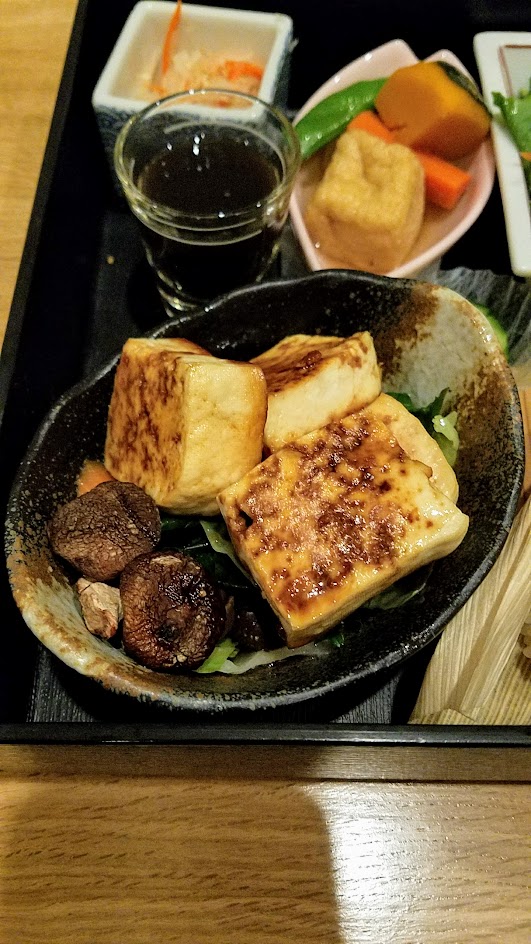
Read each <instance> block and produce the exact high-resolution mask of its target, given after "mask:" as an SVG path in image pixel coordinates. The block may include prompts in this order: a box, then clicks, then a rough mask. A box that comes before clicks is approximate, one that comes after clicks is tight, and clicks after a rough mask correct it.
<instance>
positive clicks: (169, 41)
mask: <svg viewBox="0 0 531 944" xmlns="http://www.w3.org/2000/svg"><path fill="white" fill-rule="evenodd" d="M182 5H183V4H182V0H177V6H176V7H175V10H174V11H173V15H172V18H171V20H170V22H169V24H168V30H167V32H166V36H165V38H164V45H163V47H162V60H161V72H162V78H164V76H165V75H166V72H167V71H168V69H169V68H170V63H171V56H172V47H173V41H174V39H175V34H176V33H177V28H178V26H179V23H180V21H181V8H182Z"/></svg>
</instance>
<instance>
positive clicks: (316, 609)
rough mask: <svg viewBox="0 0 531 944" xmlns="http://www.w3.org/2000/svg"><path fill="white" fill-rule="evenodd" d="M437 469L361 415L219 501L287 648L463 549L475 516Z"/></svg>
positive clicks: (300, 445)
mask: <svg viewBox="0 0 531 944" xmlns="http://www.w3.org/2000/svg"><path fill="white" fill-rule="evenodd" d="M430 474H431V469H430V468H429V467H428V466H425V465H424V464H423V463H421V462H418V461H417V460H415V459H410V458H409V456H407V455H406V453H405V452H404V450H403V449H402V448H401V447H400V446H399V444H398V442H397V440H396V439H395V437H394V436H393V435H392V434H391V432H390V431H389V429H388V428H387V426H385V425H384V424H383V423H381V422H380V421H379V420H377V419H376V418H373V417H370V416H366V415H363V414H360V413H358V414H354V415H351V416H347V417H345V418H344V419H342V420H340V421H339V422H337V423H332V424H330V425H329V426H327V427H325V428H323V429H320V430H316V431H315V432H313V433H309V434H308V435H307V436H303V437H301V438H300V439H298V440H297V441H296V442H294V443H291V444H290V445H288V446H286V447H285V448H284V449H281V450H279V451H278V452H276V453H274V454H273V455H272V456H269V457H268V458H267V459H266V460H265V461H264V462H262V463H261V464H260V465H259V466H257V467H256V468H255V469H252V470H251V472H249V473H248V474H247V475H245V476H244V477H243V479H242V480H241V481H239V482H237V483H236V484H235V485H233V486H231V487H230V488H228V489H225V491H223V492H222V493H221V495H220V496H218V500H219V505H220V508H221V512H222V514H223V517H224V518H225V521H226V523H227V527H228V529H229V532H230V536H231V539H232V542H233V544H234V547H235V549H236V551H237V553H238V555H239V557H240V558H241V560H242V561H243V563H244V564H245V565H246V566H247V567H248V569H249V571H250V572H251V574H252V576H253V577H254V579H255V580H256V582H257V583H258V585H259V587H260V588H261V590H262V593H263V595H264V596H265V597H266V599H267V600H268V602H269V604H270V605H271V607H272V608H273V610H274V611H275V612H276V614H277V615H278V617H279V619H280V622H281V624H282V627H283V630H284V634H285V637H286V642H287V644H288V646H291V647H292V648H295V647H297V646H302V645H304V644H305V643H307V642H309V641H311V640H312V639H315V638H317V637H319V636H321V635H322V634H323V633H325V632H326V631H327V630H329V629H330V628H331V627H333V626H335V625H336V624H337V623H338V622H339V621H340V620H341V619H343V617H345V616H347V615H348V614H349V613H351V612H352V611H353V610H355V609H356V608H357V607H359V606H361V605H362V604H363V603H365V601H366V600H368V599H369V598H370V597H372V596H374V595H375V594H377V593H379V592H380V591H381V590H384V589H385V588H386V587H388V586H389V585H390V584H392V583H394V581H395V580H397V579H398V578H399V577H403V576H405V575H406V574H408V573H410V572H411V571H412V570H415V569H416V568H417V567H420V566H422V565H423V564H428V563H430V562H431V561H433V560H436V559H437V558H439V557H443V556H445V555H446V554H449V553H451V551H453V550H454V549H455V548H456V547H457V546H458V545H459V544H460V542H461V541H462V540H463V538H464V536H465V534H466V531H467V528H468V518H467V516H466V515H464V514H462V512H461V511H459V509H458V508H456V506H455V505H454V503H453V502H451V501H450V500H449V499H448V498H447V497H446V496H445V495H443V493H442V492H440V491H439V490H438V489H436V488H434V487H433V486H432V485H431V484H430V481H429V476H430Z"/></svg>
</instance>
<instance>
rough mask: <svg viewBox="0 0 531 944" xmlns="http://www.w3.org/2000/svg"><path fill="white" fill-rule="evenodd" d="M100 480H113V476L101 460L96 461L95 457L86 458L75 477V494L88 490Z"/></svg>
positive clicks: (99, 482)
mask: <svg viewBox="0 0 531 944" xmlns="http://www.w3.org/2000/svg"><path fill="white" fill-rule="evenodd" d="M101 482H114V477H113V476H112V475H111V473H110V472H107V469H106V468H105V466H104V465H103V462H96V460H95V459H86V460H85V462H84V463H83V465H82V466H81V471H80V473H79V475H78V477H77V482H76V486H77V494H78V495H84V494H85V493H86V492H90V491H91V489H93V488H95V487H96V485H100V484H101Z"/></svg>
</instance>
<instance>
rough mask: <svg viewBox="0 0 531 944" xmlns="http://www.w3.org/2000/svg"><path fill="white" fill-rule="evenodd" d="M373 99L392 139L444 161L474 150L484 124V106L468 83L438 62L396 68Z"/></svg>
mask: <svg viewBox="0 0 531 944" xmlns="http://www.w3.org/2000/svg"><path fill="white" fill-rule="evenodd" d="M375 105H376V110H377V112H378V114H379V115H380V118H381V119H382V121H383V123H384V124H385V125H386V127H387V128H389V129H390V130H391V131H393V132H394V133H395V140H396V141H398V142H400V143H401V144H407V145H408V146H409V147H413V148H418V149H419V150H424V151H429V152H430V153H432V154H437V155H438V156H439V157H443V158H446V160H450V161H451V160H458V159H459V158H461V157H465V156H466V155H467V154H470V153H471V152H472V151H475V150H476V148H477V147H478V146H479V145H480V144H481V142H482V141H483V140H484V139H485V138H486V136H487V134H488V132H489V128H490V115H489V112H488V109H487V108H486V106H485V104H484V102H483V101H482V99H481V97H480V95H479V94H478V92H477V91H476V89H475V86H474V84H473V83H472V82H471V81H470V80H469V79H468V78H467V77H466V76H465V75H462V73H460V72H459V71H458V70H457V69H454V68H453V67H452V66H449V65H448V64H447V63H443V62H416V63H415V64H414V65H412V66H405V67H404V68H402V69H397V70H396V72H394V73H393V74H392V75H391V76H390V77H389V79H388V80H387V82H386V83H385V85H384V86H383V88H382V89H381V90H380V92H379V93H378V95H377V96H376V102H375Z"/></svg>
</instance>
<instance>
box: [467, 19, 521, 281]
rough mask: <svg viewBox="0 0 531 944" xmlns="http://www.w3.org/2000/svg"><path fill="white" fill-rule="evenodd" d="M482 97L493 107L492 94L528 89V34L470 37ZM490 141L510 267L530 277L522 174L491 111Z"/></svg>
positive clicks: (507, 137)
mask: <svg viewBox="0 0 531 944" xmlns="http://www.w3.org/2000/svg"><path fill="white" fill-rule="evenodd" d="M474 54H475V57H476V62H477V64H478V70H479V75H480V79H481V86H482V89H483V96H484V98H485V101H486V103H487V105H488V107H489V108H493V103H492V93H493V92H501V94H502V95H506V96H509V95H513V94H515V93H517V92H518V91H519V89H521V88H528V87H529V78H530V76H531V33H521V32H518V33H511V32H501V33H478V34H477V36H475V37H474ZM495 112H496V114H495V118H494V121H493V122H492V139H493V143H494V153H495V156H496V166H497V169H498V179H499V182H500V191H501V197H502V203H503V212H504V214H505V226H506V229H507V242H508V244H509V255H510V258H511V268H512V270H513V272H514V274H515V275H522V276H527V277H529V276H531V211H530V205H529V194H528V191H527V186H526V182H525V177H524V172H523V170H522V164H521V161H520V156H519V154H518V150H517V148H516V145H515V143H514V141H513V139H512V137H511V135H510V134H509V132H508V131H507V128H506V127H505V126H504V124H503V123H502V119H501V118H500V116H499V112H498V110H497V109H496V110H495Z"/></svg>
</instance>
